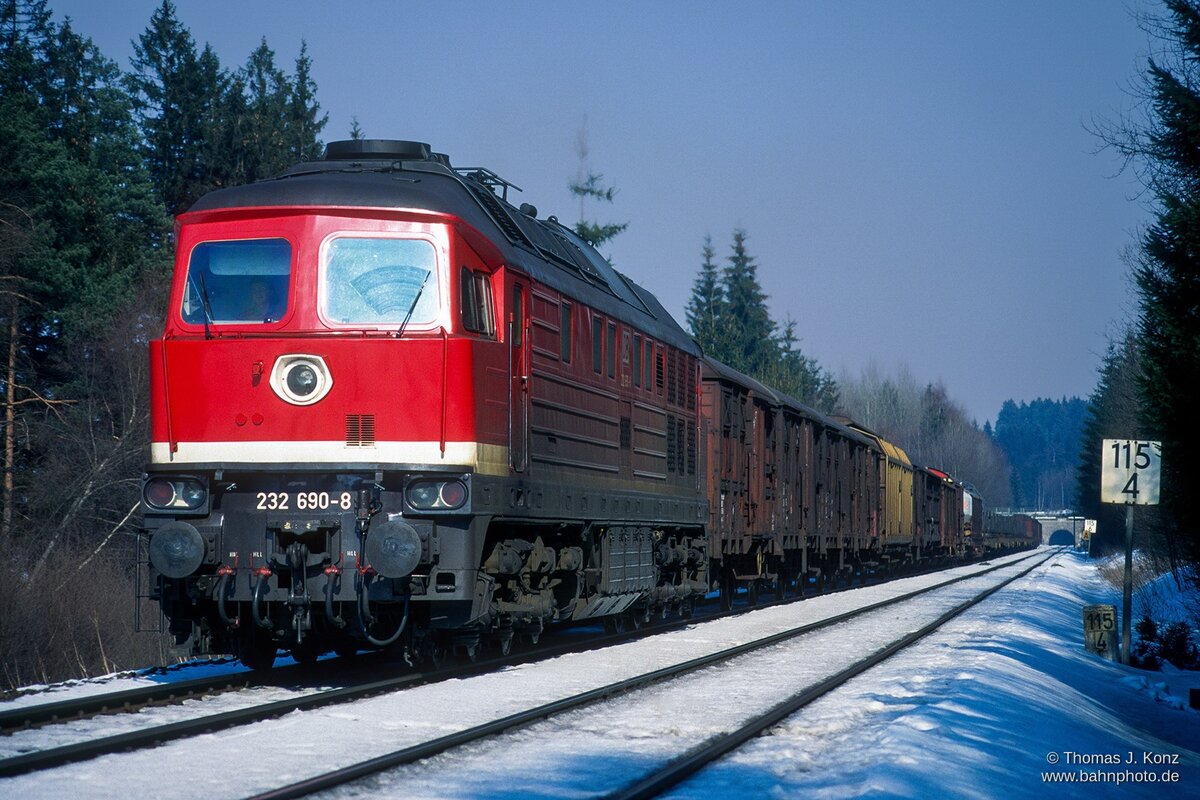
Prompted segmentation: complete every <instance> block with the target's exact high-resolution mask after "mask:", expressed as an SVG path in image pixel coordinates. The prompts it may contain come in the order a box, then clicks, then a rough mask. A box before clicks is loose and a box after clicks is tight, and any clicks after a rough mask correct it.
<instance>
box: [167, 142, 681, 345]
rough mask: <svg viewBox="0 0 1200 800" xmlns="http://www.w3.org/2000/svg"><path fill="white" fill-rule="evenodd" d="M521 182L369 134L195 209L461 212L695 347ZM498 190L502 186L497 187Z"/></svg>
mask: <svg viewBox="0 0 1200 800" xmlns="http://www.w3.org/2000/svg"><path fill="white" fill-rule="evenodd" d="M510 188H516V187H515V186H513V185H512V184H510V183H508V182H507V181H505V180H503V179H502V178H500V177H499V176H497V175H496V174H495V173H493V172H491V171H489V170H486V169H481V168H470V169H455V168H454V167H452V166H451V165H450V160H449V158H447V157H446V156H444V155H442V154H439V153H433V152H432V150H431V149H430V147H429V145H427V144H424V143H422V142H401V141H392V140H386V139H366V140H359V141H352V142H330V143H329V145H328V147H326V151H325V158H324V159H323V160H321V161H309V162H304V163H301V164H297V165H295V166H293V167H291V168H290V169H288V170H286V171H284V172H283V173H282V174H281V175H279V176H278V177H276V178H270V179H266V180H262V181H258V182H256V183H251V184H246V185H244V186H235V187H231V188H228V189H221V190H218V191H215V192H210V193H209V194H206V195H204V196H203V197H201V198H200V199H199V200H197V201H196V203H195V204H194V205H193V206H192V207H191V209H189V211H211V210H217V209H226V208H246V207H255V206H325V207H354V206H361V207H374V208H398V209H401V208H402V209H422V210H428V211H432V212H435V213H440V214H447V215H452V216H455V217H458V218H459V219H461V220H463V221H464V222H465V223H467V224H468V225H470V226H471V227H473V228H474V229H475V230H477V231H479V232H480V233H482V234H483V235H484V236H486V237H487V238H488V239H489V240H490V241H492V242H493V243H494V244H495V245H496V247H497V248H498V249H499V250H500V252H501V254H502V256H503V258H504V261H505V263H507V264H510V265H512V266H514V267H516V268H517V269H519V270H521V271H523V272H525V273H527V274H528V275H529V276H530V277H531V278H532V279H534V280H536V281H539V282H541V283H544V284H546V285H548V286H551V287H553V288H554V289H557V290H558V291H561V292H563V293H564V294H566V295H568V296H570V297H574V298H577V299H578V300H580V301H582V302H584V303H587V304H588V305H590V306H591V307H593V308H595V309H597V310H600V311H602V312H604V313H605V314H609V315H611V316H613V317H616V318H617V319H620V320H623V321H624V322H627V323H630V324H631V325H634V326H636V327H637V328H640V329H641V330H643V331H645V332H646V333H647V334H649V335H650V336H652V337H654V338H656V339H658V340H659V341H663V342H667V343H670V344H671V345H673V346H675V347H678V348H680V349H681V350H684V351H686V352H689V353H691V354H693V355H696V356H699V355H700V351H699V348H698V347H697V346H696V343H695V342H694V341H693V340H692V338H691V336H689V335H688V333H687V332H686V331H684V330H683V329H682V328H681V327H680V326H679V324H678V323H677V322H676V321H675V320H674V318H673V317H672V316H671V315H670V314H668V313H667V311H666V310H665V309H664V308H663V306H662V304H661V303H659V302H658V299H657V298H655V297H654V295H653V294H651V293H650V292H649V291H647V290H646V289H644V288H642V287H641V286H638V285H637V284H635V283H634V282H633V281H631V280H629V279H628V278H627V277H625V276H624V275H622V274H621V273H619V272H617V271H616V270H615V269H613V268H612V266H611V265H610V264H609V263H608V262H607V261H606V260H605V259H604V257H603V256H601V255H600V254H599V253H598V252H597V251H596V250H595V248H593V247H591V246H590V245H589V244H587V243H586V242H584V241H583V240H582V239H580V238H579V236H577V235H576V234H575V232H574V231H573V230H571V229H570V228H567V227H566V226H564V225H561V224H560V223H559V222H558V221H557V220H556V219H555V218H554V217H549V218H547V219H537V218H536V216H535V215H536V213H537V212H536V209H534V208H533V207H532V206H530V205H528V204H522V206H521V207H520V208H519V209H518V208H516V207H514V206H513V205H511V204H510V203H509V202H508V201H507V199H506V198H507V194H508V189H510ZM497 190H499V193H498V191H497Z"/></svg>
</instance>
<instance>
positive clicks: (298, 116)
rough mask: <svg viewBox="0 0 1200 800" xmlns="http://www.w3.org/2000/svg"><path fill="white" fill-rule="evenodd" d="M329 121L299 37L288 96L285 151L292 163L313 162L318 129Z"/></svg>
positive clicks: (318, 153) (318, 147) (318, 142)
mask: <svg viewBox="0 0 1200 800" xmlns="http://www.w3.org/2000/svg"><path fill="white" fill-rule="evenodd" d="M328 121H329V115H328V114H322V113H321V104H320V103H318V102H317V84H316V82H315V81H313V79H312V59H311V58H309V56H308V43H307V42H305V41H304V40H303V39H301V40H300V55H299V57H297V58H296V74H295V75H294V76H293V77H292V86H291V92H290V96H289V98H288V124H287V139H288V148H289V149H288V153H289V156H290V158H291V160H292V161H293V162H295V161H316V160H317V159H319V158H320V157H321V151H322V150H323V147H324V146H323V145H322V144H321V139H320V136H321V131H322V129H324V127H325V124H326V123H327V122H328Z"/></svg>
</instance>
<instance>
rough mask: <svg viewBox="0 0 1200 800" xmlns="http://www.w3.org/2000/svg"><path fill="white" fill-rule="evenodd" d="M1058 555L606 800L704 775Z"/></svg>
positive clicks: (653, 793)
mask: <svg viewBox="0 0 1200 800" xmlns="http://www.w3.org/2000/svg"><path fill="white" fill-rule="evenodd" d="M1058 554H1059V553H1058V552H1055V553H1053V554H1051V555H1049V556H1047V557H1046V558H1044V559H1042V560H1041V561H1039V562H1038V563H1036V564H1034V565H1032V566H1030V567H1028V568H1027V569H1024V570H1022V571H1021V572H1019V573H1018V574H1016V575H1014V576H1012V577H1011V578H1008V579H1006V580H1004V581H1003V582H1001V583H998V584H996V585H995V586H992V587H991V588H989V589H987V590H986V591H983V592H980V593H979V594H977V595H976V596H974V597H972V598H971V599H969V600H967V601H965V602H963V603H961V604H959V605H957V606H955V607H954V608H952V609H950V610H949V611H947V612H946V613H944V614H942V615H941V616H940V617H938V618H937V619H935V620H934V621H933V622H930V623H929V624H928V625H925V626H924V627H922V628H920V629H919V630H916V631H913V632H912V633H909V634H908V635H906V636H904V637H902V638H900V639H897V640H896V641H895V642H892V643H891V644H889V645H887V646H886V647H883V648H881V649H879V650H877V651H876V652H874V653H872V654H871V655H870V656H868V657H867V658H865V659H863V660H861V661H858V662H856V663H854V664H852V665H850V666H849V667H846V668H845V669H843V670H842V671H841V672H838V673H837V674H835V675H831V676H830V677H828V678H826V679H825V680H823V681H821V682H819V683H817V684H814V685H813V686H810V687H809V688H807V689H805V690H804V691H802V692H800V693H799V694H796V695H793V696H792V697H790V698H788V699H787V700H784V701H783V702H781V703H779V704H777V705H775V706H774V707H772V708H771V709H770V710H768V711H766V712H764V713H762V714H760V715H758V716H756V717H754V718H753V719H751V720H750V721H749V722H747V723H745V724H744V725H742V726H741V727H740V728H738V729H737V730H734V731H730V732H729V733H725V734H721V735H720V736H717V737H714V738H712V739H710V740H709V741H708V742H706V743H704V744H702V745H700V746H699V747H697V748H694V749H693V750H691V751H689V752H688V753H686V754H684V755H683V756H681V757H680V758H678V759H676V760H674V761H671V762H669V763H668V764H666V765H665V766H664V767H663V768H662V769H660V770H658V771H656V772H654V773H653V774H651V775H648V776H646V777H645V778H643V779H642V780H640V781H637V782H636V783H634V784H633V785H631V786H628V787H625V788H623V789H620V790H618V791H616V792H613V793H611V794H608V795H605V800H646V798H651V797H657V796H658V795H660V794H662V793H663V792H665V791H666V790H668V789H670V788H671V787H673V786H675V785H677V784H679V783H681V782H683V781H684V780H687V779H688V778H690V777H692V776H693V775H695V774H696V773H698V772H700V771H701V770H703V769H704V768H705V767H707V766H708V765H710V764H711V763H712V762H713V761H715V760H716V759H718V758H721V757H722V756H725V755H727V754H728V753H730V752H731V751H733V750H736V749H737V748H738V747H741V746H742V745H743V744H745V743H746V742H748V741H750V740H751V739H754V738H756V737H757V736H759V735H760V734H762V733H763V732H764V731H766V730H768V729H770V728H772V727H774V726H775V725H778V724H779V723H780V722H782V721H783V720H785V719H787V718H788V717H790V716H791V715H792V714H795V713H796V712H797V711H799V710H800V709H802V708H804V707H805V706H807V705H809V704H810V703H812V702H814V701H815V700H818V699H819V698H821V697H824V696H825V695H826V694H829V693H830V692H832V691H833V690H834V689H836V688H838V687H839V686H841V685H842V684H844V683H846V682H847V681H849V680H850V679H851V678H854V677H857V676H858V675H861V674H862V673H864V672H866V671H867V670H869V669H871V668H872V667H875V666H878V665H879V664H881V663H883V662H884V661H886V660H888V659H889V658H891V657H892V656H894V655H896V654H897V653H899V652H900V651H901V650H903V649H905V648H906V647H909V646H910V645H912V644H915V643H916V642H918V641H920V640H922V639H924V638H925V637H927V636H929V635H930V634H932V633H934V632H935V631H937V630H938V629H940V628H941V627H942V626H943V625H945V624H946V623H947V622H949V621H950V620H952V619H954V618H955V617H957V616H959V615H960V614H962V613H963V612H965V611H967V610H968V609H971V608H973V607H974V606H976V605H978V604H979V603H982V602H983V601H984V600H986V599H987V598H989V597H991V596H992V595H993V594H995V593H996V592H998V591H1000V590H1001V589H1003V588H1004V587H1005V586H1008V585H1009V584H1010V583H1012V582H1013V581H1016V580H1018V579H1020V578H1023V577H1025V576H1026V575H1028V574H1029V573H1030V572H1032V571H1033V570H1035V569H1037V568H1038V567H1040V566H1041V565H1042V564H1045V563H1046V562H1047V561H1049V560H1050V559H1051V558H1054V557H1055V556H1057V555H1058Z"/></svg>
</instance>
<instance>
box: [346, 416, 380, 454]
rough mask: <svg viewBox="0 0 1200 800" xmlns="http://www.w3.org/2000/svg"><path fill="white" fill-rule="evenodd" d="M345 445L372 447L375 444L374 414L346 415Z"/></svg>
mask: <svg viewBox="0 0 1200 800" xmlns="http://www.w3.org/2000/svg"><path fill="white" fill-rule="evenodd" d="M346 446H347V447H374V446H375V415H374V414H347V415H346Z"/></svg>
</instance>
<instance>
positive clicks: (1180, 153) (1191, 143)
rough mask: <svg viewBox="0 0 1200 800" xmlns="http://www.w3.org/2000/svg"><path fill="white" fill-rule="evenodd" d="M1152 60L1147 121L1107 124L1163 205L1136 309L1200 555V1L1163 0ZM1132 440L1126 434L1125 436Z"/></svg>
mask: <svg viewBox="0 0 1200 800" xmlns="http://www.w3.org/2000/svg"><path fill="white" fill-rule="evenodd" d="M1164 3H1165V5H1166V7H1167V12H1168V16H1167V17H1166V18H1165V19H1163V20H1160V21H1159V22H1160V23H1161V24H1159V25H1158V26H1157V27H1155V28H1154V29H1153V31H1152V32H1153V33H1154V34H1155V35H1156V36H1158V37H1159V38H1160V40H1161V44H1162V45H1163V46H1161V47H1159V48H1157V49H1156V50H1155V52H1154V55H1153V56H1152V57H1151V58H1150V59H1149V61H1148V65H1147V69H1146V73H1145V76H1144V79H1145V83H1144V88H1145V91H1146V97H1147V99H1148V100H1149V103H1148V104H1147V106H1146V108H1147V109H1148V118H1147V119H1146V120H1144V122H1142V123H1141V124H1140V125H1138V124H1119V125H1117V126H1115V127H1114V128H1112V129H1110V130H1107V131H1101V135H1102V136H1103V137H1104V138H1105V139H1106V141H1107V143H1108V144H1110V145H1112V146H1114V147H1116V148H1117V149H1118V150H1119V151H1120V152H1121V153H1123V154H1124V155H1125V156H1126V158H1127V159H1129V161H1130V162H1132V163H1134V165H1135V166H1136V167H1137V168H1138V169H1139V172H1140V174H1141V177H1142V179H1143V181H1144V183H1145V185H1146V186H1147V188H1148V189H1149V190H1150V192H1151V193H1152V194H1153V196H1154V199H1155V203H1156V205H1157V210H1156V219H1155V222H1154V224H1153V225H1152V226H1151V227H1150V228H1149V229H1148V230H1147V231H1146V233H1145V234H1144V235H1143V236H1142V238H1141V243H1140V244H1141V248H1140V258H1139V259H1138V260H1137V262H1136V264H1135V265H1134V278H1135V281H1136V283H1137V287H1138V294H1139V301H1140V309H1139V316H1138V334H1139V337H1140V347H1141V354H1142V372H1143V378H1142V381H1141V390H1142V394H1143V398H1144V400H1145V410H1146V414H1147V422H1149V424H1150V434H1151V436H1152V438H1161V440H1162V442H1163V462H1162V463H1163V492H1162V497H1163V502H1164V505H1165V506H1166V508H1167V509H1168V510H1170V511H1171V512H1172V513H1173V514H1174V515H1175V517H1176V518H1177V520H1178V521H1179V522H1180V523H1181V524H1180V529H1181V530H1185V531H1191V532H1192V533H1191V534H1190V535H1189V537H1188V538H1189V540H1188V542H1187V547H1188V548H1189V549H1190V550H1191V554H1192V556H1193V557H1194V558H1196V559H1198V560H1200V533H1196V531H1200V509H1198V508H1197V506H1196V504H1195V503H1194V502H1192V498H1191V495H1190V490H1191V487H1193V486H1195V485H1197V484H1198V483H1200V464H1197V462H1196V459H1195V457H1194V454H1195V453H1196V452H1197V448H1198V447H1200V428H1197V426H1196V424H1195V413H1194V408H1195V403H1194V401H1193V395H1194V386H1195V383H1196V375H1197V374H1200V303H1197V298H1198V297H1200V250H1198V249H1197V247H1196V242H1197V241H1200V2H1197V0H1164ZM1122 438H1128V436H1122Z"/></svg>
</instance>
